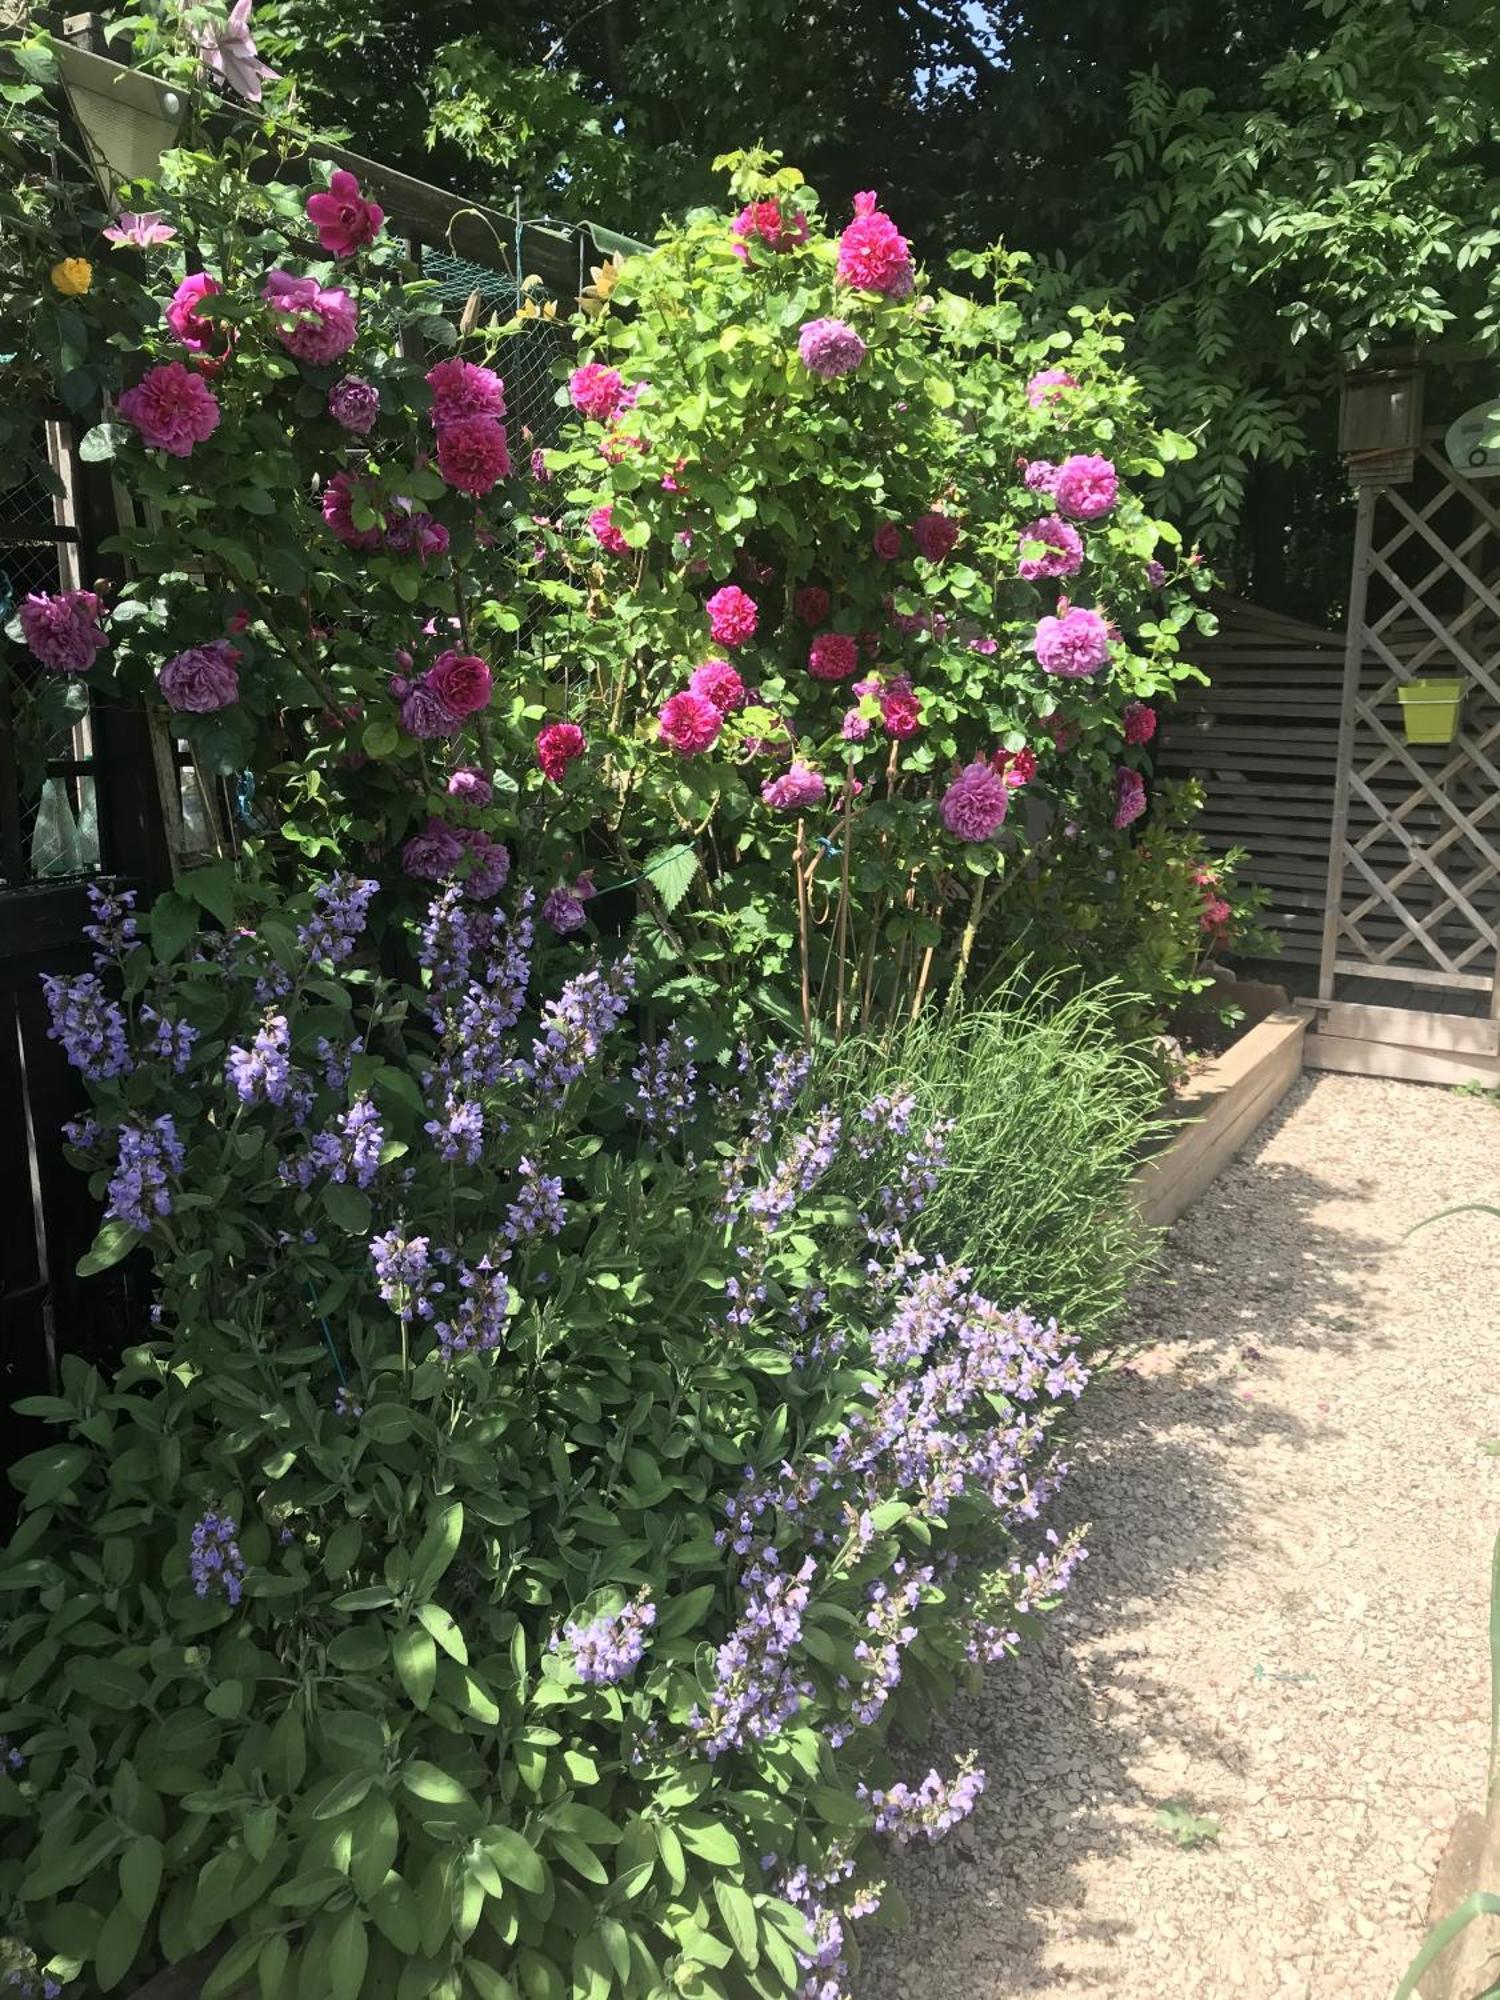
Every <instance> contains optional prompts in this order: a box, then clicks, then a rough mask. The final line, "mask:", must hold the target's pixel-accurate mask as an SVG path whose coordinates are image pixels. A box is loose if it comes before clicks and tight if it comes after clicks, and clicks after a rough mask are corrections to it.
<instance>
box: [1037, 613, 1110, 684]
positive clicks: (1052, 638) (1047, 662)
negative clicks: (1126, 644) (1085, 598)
mask: <svg viewBox="0 0 1500 2000" xmlns="http://www.w3.org/2000/svg"><path fill="white" fill-rule="evenodd" d="M1031 643H1032V648H1033V650H1034V651H1035V653H1036V656H1037V659H1038V660H1039V661H1040V663H1041V666H1042V670H1043V672H1044V673H1049V674H1061V675H1062V676H1063V677H1064V679H1066V680H1082V679H1083V678H1084V677H1085V676H1086V675H1088V674H1096V673H1098V671H1099V669H1100V668H1101V667H1102V666H1105V665H1106V664H1107V663H1108V660H1109V627H1108V625H1106V624H1105V622H1104V620H1103V618H1102V617H1100V615H1099V613H1098V612H1097V611H1089V610H1086V609H1085V608H1084V606H1082V605H1080V604H1075V605H1073V606H1072V607H1071V608H1070V609H1069V610H1067V611H1065V612H1063V614H1062V615H1061V617H1058V618H1043V619H1041V620H1040V621H1039V622H1038V624H1037V628H1036V635H1035V637H1034V638H1033V639H1032V642H1031Z"/></svg>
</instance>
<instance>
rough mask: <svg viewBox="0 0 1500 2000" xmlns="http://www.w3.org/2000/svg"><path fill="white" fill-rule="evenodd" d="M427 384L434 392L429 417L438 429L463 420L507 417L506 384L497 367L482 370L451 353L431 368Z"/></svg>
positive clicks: (428, 372)
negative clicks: (497, 371)
mask: <svg viewBox="0 0 1500 2000" xmlns="http://www.w3.org/2000/svg"><path fill="white" fill-rule="evenodd" d="M426 381H427V386H428V388H429V389H431V391H432V408H431V410H430V411H429V412H428V415H429V416H430V417H431V419H432V422H433V425H434V426H435V428H436V429H438V430H441V429H442V428H443V426H444V424H456V423H457V422H458V421H459V420H460V418H462V417H503V416H504V415H505V384H504V383H503V382H502V381H501V379H500V377H499V376H498V375H497V374H496V373H495V371H494V370H493V368H480V367H477V366H476V365H475V363H474V362H472V361H461V360H460V359H459V358H458V356H457V355H456V354H451V355H449V357H448V359H447V360H446V361H439V362H437V363H436V364H435V365H434V366H433V367H431V368H429V369H428V371H427V376H426Z"/></svg>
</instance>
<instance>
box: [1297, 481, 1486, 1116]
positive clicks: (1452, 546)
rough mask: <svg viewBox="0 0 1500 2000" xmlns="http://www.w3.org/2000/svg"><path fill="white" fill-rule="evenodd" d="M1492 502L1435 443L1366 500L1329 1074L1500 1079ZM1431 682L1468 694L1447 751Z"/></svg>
mask: <svg viewBox="0 0 1500 2000" xmlns="http://www.w3.org/2000/svg"><path fill="white" fill-rule="evenodd" d="M1497 501H1500V493H1496V494H1494V497H1492V494H1491V492H1487V491H1486V490H1485V488H1484V487H1483V485H1482V484H1481V483H1479V482H1477V481H1475V480H1471V479H1467V478H1465V477H1464V476H1463V474H1462V473H1460V472H1458V471H1457V470H1456V469H1455V468H1454V467H1453V466H1452V465H1451V464H1450V463H1449V462H1448V461H1447V460H1446V458H1444V457H1443V456H1442V454H1441V452H1440V451H1439V450H1438V449H1436V448H1434V446H1433V444H1432V443H1430V442H1429V443H1426V444H1424V445H1422V446H1421V448H1420V449H1419V450H1418V451H1417V452H1416V453H1415V454H1414V455H1413V458H1412V461H1411V464H1410V471H1409V476H1408V477H1406V478H1404V479H1402V480H1400V481H1399V482H1392V483H1388V484H1387V483H1380V484H1367V485H1363V486H1361V488H1360V491H1359V502H1358V514H1357V523H1356V538H1355V554H1354V572H1353V582H1352V587H1351V591H1350V603H1349V626H1348V635H1347V645H1346V651H1345V660H1344V679H1343V698H1342V705H1341V711H1340V720H1339V753H1338V768H1337V779H1336V786H1335V793H1334V804H1333V829H1332V835H1333V837H1332V842H1331V845H1330V850H1329V870H1328V894H1327V902H1326V905H1325V911H1324V927H1323V944H1322V956H1321V967H1320V980H1319V1006H1320V1012H1321V1018H1320V1021H1319V1027H1318V1032H1317V1033H1316V1034H1315V1035H1314V1036H1312V1037H1311V1038H1310V1041H1309V1050H1308V1059H1309V1061H1310V1062H1313V1063H1321V1065H1322V1066H1323V1067H1329V1068H1339V1069H1353V1070H1364V1071H1368V1072H1371V1073H1374V1074H1381V1075H1397V1076H1409V1077H1413V1078H1416V1079H1417V1080H1424V1081H1434V1082H1436V1081H1451V1082H1461V1081H1466V1080H1467V1081H1500V977H1497V969H1500V968H1497V961H1500V505H1497ZM1433 683H1438V684H1440V685H1441V684H1448V694H1449V695H1453V694H1456V697H1457V705H1456V726H1454V727H1453V733H1452V737H1451V740H1449V741H1441V740H1437V739H1439V738H1440V737H1441V735H1442V732H1443V731H1444V729H1445V728H1447V727H1449V726H1450V724H1451V723H1452V721H1453V717H1454V709H1453V707H1452V705H1451V703H1450V702H1449V700H1448V696H1446V695H1443V694H1441V693H1440V692H1438V691H1436V690H1435V689H1434V687H1433V685H1432V684H1433ZM1403 694H1404V696H1405V700H1406V702H1407V703H1411V702H1413V701H1414V700H1415V704H1416V705H1415V706H1412V707H1407V706H1405V705H1404V703H1403ZM1418 718H1422V719H1421V720H1418ZM1424 734H1425V735H1426V736H1427V737H1429V738H1430V739H1433V740H1429V741H1422V740H1420V739H1421V737H1422V736H1423V735H1424Z"/></svg>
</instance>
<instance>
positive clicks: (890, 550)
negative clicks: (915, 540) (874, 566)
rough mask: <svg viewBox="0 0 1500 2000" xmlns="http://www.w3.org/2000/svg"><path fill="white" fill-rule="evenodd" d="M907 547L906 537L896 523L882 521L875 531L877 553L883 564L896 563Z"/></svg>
mask: <svg viewBox="0 0 1500 2000" xmlns="http://www.w3.org/2000/svg"><path fill="white" fill-rule="evenodd" d="M905 546H906V540H905V537H904V536H903V535H902V533H901V530H900V528H899V527H898V526H897V525H896V523H895V522H894V521H882V522H881V524H880V526H879V527H878V528H877V529H876V530H875V535H874V548H875V553H876V555H878V556H879V558H880V560H881V561H882V562H894V561H895V560H896V558H897V556H899V555H900V553H901V551H902V549H903V548H905Z"/></svg>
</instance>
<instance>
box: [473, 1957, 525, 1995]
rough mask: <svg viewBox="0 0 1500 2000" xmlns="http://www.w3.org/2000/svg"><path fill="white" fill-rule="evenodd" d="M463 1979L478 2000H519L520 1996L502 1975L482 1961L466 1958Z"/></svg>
mask: <svg viewBox="0 0 1500 2000" xmlns="http://www.w3.org/2000/svg"><path fill="white" fill-rule="evenodd" d="M464 1977H465V1979H467V1980H468V1982H469V1984H470V1985H471V1986H472V1987H473V1989H474V1991H475V1992H476V1993H477V1994H478V1995H479V2000H521V1996H520V1995H519V1994H518V1993H517V1991H516V1989H515V1987H514V1986H512V1985H511V1983H510V1981H509V1980H508V1979H507V1978H506V1977H505V1976H504V1974H503V1973H499V1972H496V1970H495V1968H494V1967H493V1966H492V1965H486V1964H485V1963H484V1961H483V1960H482V1959H477V1958H466V1959H465V1960H464Z"/></svg>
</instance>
